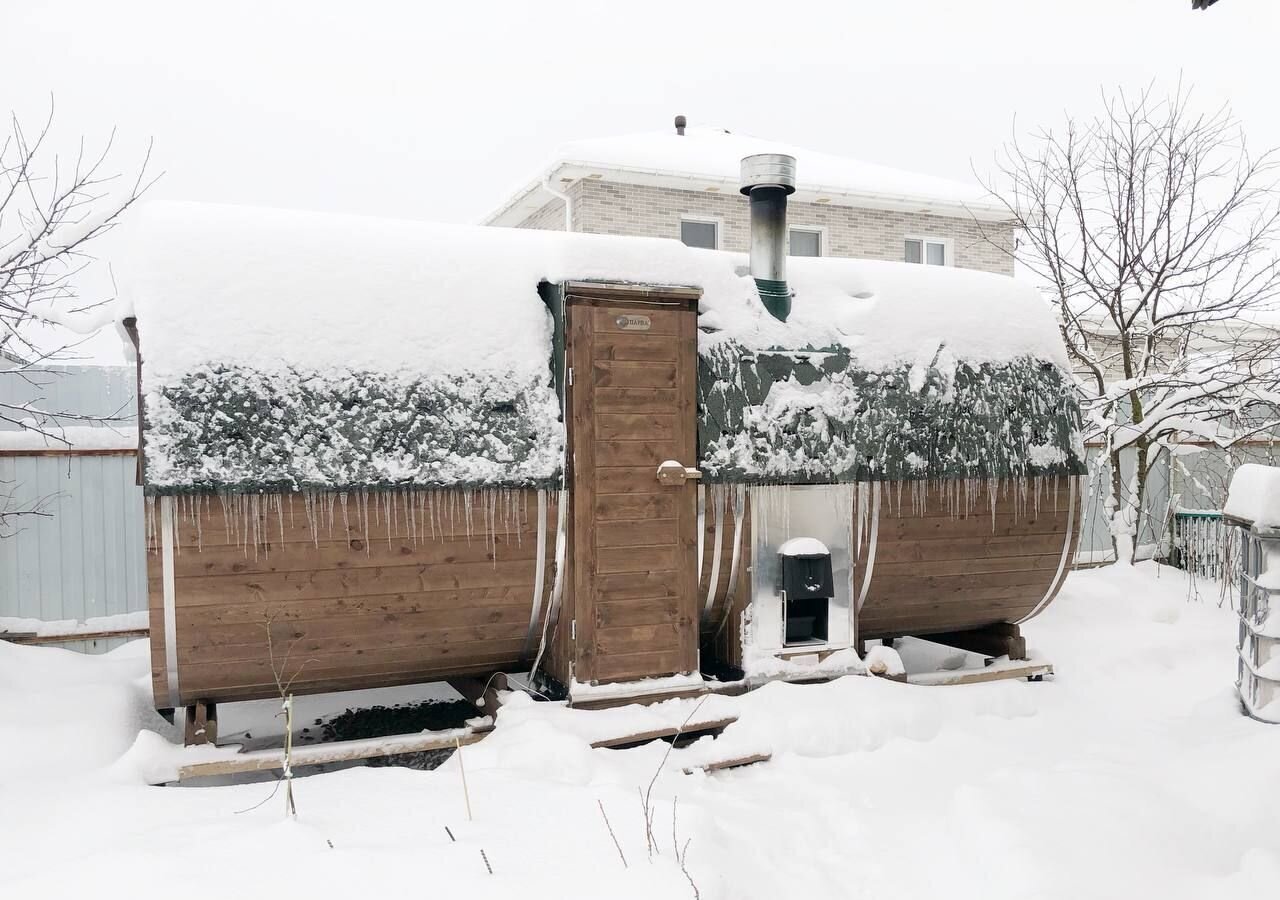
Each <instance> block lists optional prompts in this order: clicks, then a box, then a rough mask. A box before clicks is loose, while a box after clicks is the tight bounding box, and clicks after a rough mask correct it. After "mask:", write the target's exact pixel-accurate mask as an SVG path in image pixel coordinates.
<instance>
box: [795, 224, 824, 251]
mask: <svg viewBox="0 0 1280 900" xmlns="http://www.w3.org/2000/svg"><path fill="white" fill-rule="evenodd" d="M791 255H792V256H821V255H822V234H821V233H820V232H817V231H801V230H799V229H794V228H793V229H792V230H791Z"/></svg>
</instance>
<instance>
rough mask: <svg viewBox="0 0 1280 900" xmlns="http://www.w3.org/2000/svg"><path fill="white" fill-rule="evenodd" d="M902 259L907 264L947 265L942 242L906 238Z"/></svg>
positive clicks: (945, 251)
mask: <svg viewBox="0 0 1280 900" xmlns="http://www.w3.org/2000/svg"><path fill="white" fill-rule="evenodd" d="M902 258H903V259H905V260H906V261H907V262H909V263H927V264H928V265H931V266H945V265H946V264H947V245H946V243H945V242H943V241H930V240H924V239H922V238H907V239H906V241H905V242H904V243H903V256H902Z"/></svg>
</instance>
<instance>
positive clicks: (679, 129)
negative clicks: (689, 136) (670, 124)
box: [676, 116, 689, 135]
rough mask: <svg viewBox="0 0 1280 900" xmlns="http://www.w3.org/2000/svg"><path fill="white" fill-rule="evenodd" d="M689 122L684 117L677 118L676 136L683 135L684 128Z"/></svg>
mask: <svg viewBox="0 0 1280 900" xmlns="http://www.w3.org/2000/svg"><path fill="white" fill-rule="evenodd" d="M688 124H689V121H688V120H687V119H686V118H685V117H684V116H676V134H679V135H683V134H684V128H685V126H686V125H688Z"/></svg>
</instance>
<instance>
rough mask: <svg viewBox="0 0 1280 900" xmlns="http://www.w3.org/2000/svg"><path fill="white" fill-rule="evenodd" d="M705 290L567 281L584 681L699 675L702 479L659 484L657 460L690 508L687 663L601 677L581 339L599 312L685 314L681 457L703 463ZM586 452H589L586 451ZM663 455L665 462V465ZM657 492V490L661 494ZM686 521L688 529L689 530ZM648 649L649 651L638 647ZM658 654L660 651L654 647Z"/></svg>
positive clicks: (572, 509)
mask: <svg viewBox="0 0 1280 900" xmlns="http://www.w3.org/2000/svg"><path fill="white" fill-rule="evenodd" d="M701 293H702V292H701V291H700V290H698V289H696V288H685V287H650V286H640V285H621V284H604V283H591V282H574V283H570V284H566V285H564V297H565V299H564V306H565V322H564V331H565V366H566V376H568V371H569V370H572V371H573V372H574V374H573V376H572V377H566V382H565V391H566V399H565V432H566V441H567V444H566V446H567V453H566V454H565V458H566V463H565V480H566V484H567V485H568V488H569V513H570V514H569V516H568V525H567V530H568V535H567V537H568V557H569V559H568V571H569V573H570V574H571V578H570V580H569V585H568V588H569V598H568V600H569V602H568V603H567V604H566V605H567V607H568V608H567V612H568V614H569V615H568V616H567V617H566V618H568V619H569V635H568V637H569V644H570V649H569V657H570V659H571V660H572V670H571V672H572V677H573V678H574V680H576V681H578V682H581V683H595V682H598V681H602V680H603V681H610V680H624V681H625V680H630V679H631V678H640V677H647V676H661V675H670V674H676V673H679V672H697V671H698V669H699V657H698V643H699V636H698V613H697V610H698V571H697V538H696V535H697V527H698V518H697V516H698V513H697V491H698V484H699V482H697V481H695V480H689V481H686V482H685V483H684V484H683V485H682V486H680V487H661V488H660V487H659V485H658V481H657V463H655V464H654V467H653V468H654V476H653V477H654V485H655V489H658V490H662V491H673V492H674V491H678V492H679V494H680V499H679V501H678V502H679V503H680V505H681V506H682V507H683V508H682V509H681V510H680V511H679V512H680V515H679V516H678V522H679V523H680V525H678V526H677V528H678V531H679V532H681V533H680V534H678V535H677V547H678V549H681V544H682V545H683V546H682V549H683V553H682V554H681V555H682V556H683V557H685V558H686V559H685V563H686V564H685V565H683V566H681V565H679V563H677V572H678V574H679V580H680V584H681V586H682V592H681V593H682V596H680V597H678V599H677V609H678V613H677V616H676V621H675V622H674V624H675V625H676V626H677V633H678V638H679V643H678V645H677V646H676V647H675V648H668V649H674V650H676V651H677V652H678V654H679V664H678V665H677V666H675V667H674V671H653V672H644V673H637V674H635V675H630V676H627V677H624V678H621V679H614V678H611V677H605V678H600V676H599V671H598V667H597V660H598V659H599V658H600V656H601V655H602V654H601V653H600V650H599V648H598V647H597V646H596V616H597V609H596V598H595V596H594V595H593V592H592V585H593V582H592V576H593V573H592V560H593V559H594V558H595V545H594V532H593V530H592V528H591V525H592V524H593V523H594V516H595V514H594V502H595V492H594V489H592V488H588V489H586V490H583V489H582V488H581V487H580V486H579V481H578V479H579V478H580V477H581V478H584V479H590V478H592V477H593V476H594V471H595V462H594V453H593V452H592V450H591V447H590V440H589V439H588V440H586V441H583V442H582V446H581V447H580V446H579V438H580V437H581V433H582V430H583V427H584V423H585V422H587V421H593V420H594V415H595V413H594V410H593V409H592V408H591V407H592V403H591V400H592V397H593V396H594V392H593V390H592V388H593V384H592V382H591V381H589V380H587V379H590V378H591V377H592V374H591V373H592V360H591V359H590V356H589V355H590V353H591V347H590V346H589V345H588V346H586V347H584V346H582V343H581V338H580V337H579V338H578V340H575V336H579V335H580V334H581V332H582V322H583V319H582V317H583V316H584V315H590V314H591V312H592V311H594V310H599V309H608V310H618V311H619V312H624V313H629V314H634V315H643V314H644V313H645V312H646V311H650V312H651V311H654V310H665V311H672V312H677V313H684V314H685V315H686V317H687V323H688V324H687V326H686V327H683V328H681V329H679V333H678V334H677V335H676V336H675V338H674V340H675V341H676V342H677V344H676V346H677V360H676V365H677V367H680V366H683V367H684V369H685V377H684V378H683V379H681V378H679V377H678V378H677V391H679V390H680V387H679V386H680V385H681V384H683V385H684V386H685V390H684V392H683V394H681V395H678V396H677V398H676V406H675V411H676V413H677V415H679V416H681V417H684V418H685V420H686V427H687V428H688V429H689V432H688V433H689V435H690V437H691V438H692V440H691V441H690V442H689V443H690V451H689V456H690V458H689V459H680V460H678V461H679V462H681V463H683V464H685V465H686V466H691V467H694V466H696V465H697V463H698V460H697V452H698V439H697V375H698V373H697V339H698V337H697V336H698V330H697V304H698V299H699V298H700V297H701ZM583 450H586V451H587V452H585V453H584V452H582V451H583ZM660 461H661V460H659V462H660ZM655 492H656V491H655ZM681 526H683V527H681ZM637 652H644V651H637ZM651 652H656V651H651Z"/></svg>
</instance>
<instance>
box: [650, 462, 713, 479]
mask: <svg viewBox="0 0 1280 900" xmlns="http://www.w3.org/2000/svg"><path fill="white" fill-rule="evenodd" d="M701 477H702V472H700V471H699V470H698V469H694V468H692V467H690V466H685V465H683V464H681V463H678V462H676V461H675V460H674V459H668V460H666V461H665V462H662V463H660V464H659V465H658V481H660V482H661V483H662V484H668V485H679V484H684V483H685V482H686V481H691V480H693V479H697V478H701Z"/></svg>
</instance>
